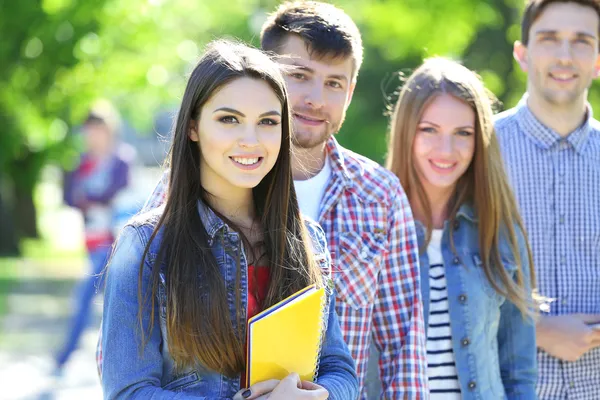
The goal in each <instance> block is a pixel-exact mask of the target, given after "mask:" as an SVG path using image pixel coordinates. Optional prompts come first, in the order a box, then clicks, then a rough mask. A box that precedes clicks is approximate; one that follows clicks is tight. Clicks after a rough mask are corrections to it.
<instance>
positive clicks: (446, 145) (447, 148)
mask: <svg viewBox="0 0 600 400" xmlns="http://www.w3.org/2000/svg"><path fill="white" fill-rule="evenodd" d="M453 150H454V135H452V134H450V135H439V140H438V145H437V151H438V153H439V154H442V155H451V154H452V152H453Z"/></svg>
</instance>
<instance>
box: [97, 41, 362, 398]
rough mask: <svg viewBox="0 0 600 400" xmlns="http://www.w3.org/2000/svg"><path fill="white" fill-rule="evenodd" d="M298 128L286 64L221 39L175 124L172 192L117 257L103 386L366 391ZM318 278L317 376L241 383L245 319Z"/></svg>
mask: <svg viewBox="0 0 600 400" xmlns="http://www.w3.org/2000/svg"><path fill="white" fill-rule="evenodd" d="M290 137H291V135H290V115H289V105H288V97H287V92H286V89H285V85H284V80H283V77H282V75H281V72H280V71H279V67H278V65H277V64H276V63H275V62H273V61H272V60H271V59H269V57H267V56H266V55H265V54H263V53H261V52H260V51H259V50H256V49H252V48H249V47H246V46H244V45H241V44H234V43H229V42H216V43H214V44H212V45H210V46H209V48H208V50H207V52H206V53H205V54H204V55H203V57H202V58H201V60H200V61H199V63H198V65H197V66H196V68H195V69H194V71H193V72H192V74H191V76H190V78H189V81H188V84H187V88H186V90H185V94H184V96H183V100H182V105H181V108H180V110H179V113H178V116H177V120H176V123H175V126H174V132H173V143H172V148H171V154H170V165H169V167H170V171H171V172H170V182H171V184H170V188H169V192H168V197H167V201H166V204H165V205H164V206H163V207H161V208H158V209H155V210H153V211H150V212H148V213H146V214H142V215H140V216H137V217H136V218H135V219H134V220H132V221H131V222H130V223H129V225H128V226H127V227H126V228H125V229H124V230H123V232H122V234H121V236H120V238H119V241H118V244H117V245H116V249H115V252H114V254H113V256H112V260H111V262H110V264H109V267H108V274H107V287H106V294H105V302H104V316H103V327H102V355H103V360H102V384H103V389H104V396H105V398H133V397H136V398H137V397H139V398H144V399H148V398H161V399H162V398H173V399H183V398H200V399H231V398H236V399H237V398H250V399H254V398H264V397H262V396H263V395H268V396H269V399H272V400H275V399H286V400H287V399H308V398H310V399H325V398H327V396H329V398H330V399H350V398H356V396H357V394H358V393H357V392H358V388H357V385H358V383H357V378H356V373H355V371H354V365H353V361H352V359H351V357H350V355H349V352H348V349H347V347H346V345H345V343H344V341H343V339H342V336H341V332H340V327H339V324H338V321H337V316H336V313H335V311H334V308H332V307H333V303H334V297H333V296H332V293H331V290H330V289H329V285H327V284H326V283H327V281H328V280H329V279H330V277H329V276H328V273H329V263H330V262H329V260H330V257H329V255H328V253H327V249H326V242H325V237H324V234H323V232H322V231H321V229H320V227H319V226H318V225H316V224H314V223H311V222H307V221H303V220H302V218H301V217H300V213H299V210H298V204H297V201H296V195H295V192H294V187H293V182H292V174H291V166H290V151H291V150H290V145H291V139H290ZM317 260H320V261H319V262H317ZM310 284H316V285H318V286H323V285H325V286H328V289H327V293H328V302H329V303H328V304H329V307H328V310H329V312H326V313H325V318H324V321H323V326H324V327H326V328H324V329H326V330H325V335H324V341H323V345H322V350H321V357H320V362H319V366H318V378H317V380H316V382H315V383H312V382H301V381H300V380H299V378H298V376H297V375H295V374H292V375H290V376H288V377H287V378H285V379H283V380H282V381H265V382H260V383H257V384H255V385H253V386H252V387H250V388H248V389H245V388H241V383H240V382H241V380H240V376H241V375H242V373H243V371H244V368H245V361H246V360H245V347H244V343H245V338H246V336H245V335H246V321H247V320H248V318H249V317H250V316H252V315H253V314H256V313H257V312H259V311H260V310H262V309H265V308H267V307H269V306H271V305H274V304H276V303H277V302H279V301H281V300H282V299H284V298H286V297H288V296H289V295H291V294H293V293H295V292H296V291H298V290H300V289H302V288H304V287H306V286H308V285H310Z"/></svg>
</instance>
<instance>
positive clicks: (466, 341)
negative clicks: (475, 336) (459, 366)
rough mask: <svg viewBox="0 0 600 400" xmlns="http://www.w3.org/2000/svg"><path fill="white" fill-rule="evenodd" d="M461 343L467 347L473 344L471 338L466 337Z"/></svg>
mask: <svg viewBox="0 0 600 400" xmlns="http://www.w3.org/2000/svg"><path fill="white" fill-rule="evenodd" d="M461 344H462V345H463V347H467V346H468V345H470V344H471V341H470V340H469V338H464V339H463V340H462V342H461Z"/></svg>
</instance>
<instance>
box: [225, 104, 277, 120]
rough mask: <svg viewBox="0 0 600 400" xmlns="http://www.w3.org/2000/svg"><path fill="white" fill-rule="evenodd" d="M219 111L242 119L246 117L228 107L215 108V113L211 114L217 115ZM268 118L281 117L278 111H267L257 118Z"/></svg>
mask: <svg viewBox="0 0 600 400" xmlns="http://www.w3.org/2000/svg"><path fill="white" fill-rule="evenodd" d="M219 111H224V112H228V113H231V114H235V115H239V116H240V117H242V118H246V115H245V114H244V113H243V112H241V111H238V110H236V109H234V108H230V107H220V108H217V109H216V110H215V111H213V114H215V113H217V112H219ZM270 116H277V117H281V113H280V112H279V111H276V110H271V111H267V112H264V113H262V114H260V115H259V116H258V117H259V118H263V117H270Z"/></svg>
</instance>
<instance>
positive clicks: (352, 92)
mask: <svg viewBox="0 0 600 400" xmlns="http://www.w3.org/2000/svg"><path fill="white" fill-rule="evenodd" d="M355 88H356V79H355V80H353V81H352V83H351V84H350V91H349V92H348V102H347V104H346V108H347V107H348V106H349V105H350V103H351V102H352V96H354V89H355Z"/></svg>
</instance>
